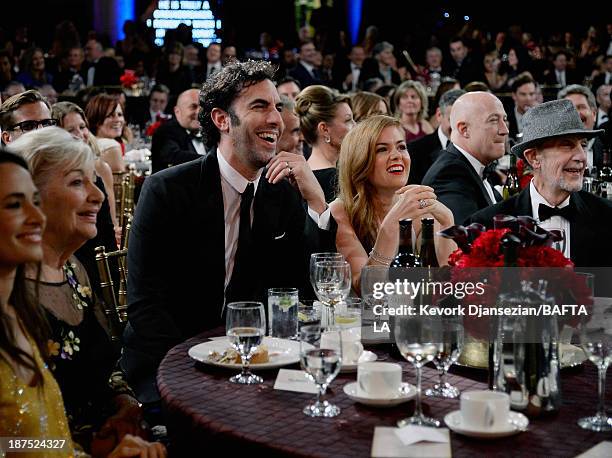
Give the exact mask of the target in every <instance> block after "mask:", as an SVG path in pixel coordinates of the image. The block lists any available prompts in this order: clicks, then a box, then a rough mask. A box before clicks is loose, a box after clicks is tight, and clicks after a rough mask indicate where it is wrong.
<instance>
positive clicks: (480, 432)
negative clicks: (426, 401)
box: [444, 410, 529, 439]
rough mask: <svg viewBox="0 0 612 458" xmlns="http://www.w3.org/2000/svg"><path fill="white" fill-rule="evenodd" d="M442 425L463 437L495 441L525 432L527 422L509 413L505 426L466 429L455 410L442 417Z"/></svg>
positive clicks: (520, 415)
mask: <svg viewBox="0 0 612 458" xmlns="http://www.w3.org/2000/svg"><path fill="white" fill-rule="evenodd" d="M444 423H446V425H447V426H448V427H449V428H450V429H451V430H452V431H454V432H456V433H457V434H463V435H464V436H470V437H479V438H481V439H496V438H498V437H507V436H513V435H514V434H518V433H521V432H524V431H527V427H528V426H529V420H528V419H527V417H526V416H525V415H523V414H522V413H520V412H513V411H510V413H509V414H508V424H507V426H501V427H497V428H495V429H485V428H478V427H473V426H472V427H468V426H464V425H463V424H462V417H461V411H460V410H455V411H453V412H451V413H449V414H447V415H446V416H445V417H444Z"/></svg>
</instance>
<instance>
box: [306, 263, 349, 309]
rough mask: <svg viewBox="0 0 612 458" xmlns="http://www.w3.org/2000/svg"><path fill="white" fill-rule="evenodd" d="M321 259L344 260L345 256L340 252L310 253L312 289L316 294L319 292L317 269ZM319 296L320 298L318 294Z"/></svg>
mask: <svg viewBox="0 0 612 458" xmlns="http://www.w3.org/2000/svg"><path fill="white" fill-rule="evenodd" d="M320 261H344V256H342V255H341V254H340V253H333V252H328V253H312V254H311V255H310V284H311V285H312V289H313V290H314V292H315V294H317V285H316V281H317V280H316V278H315V269H316V266H317V262H320ZM317 298H319V296H318V294H317ZM319 300H321V298H319Z"/></svg>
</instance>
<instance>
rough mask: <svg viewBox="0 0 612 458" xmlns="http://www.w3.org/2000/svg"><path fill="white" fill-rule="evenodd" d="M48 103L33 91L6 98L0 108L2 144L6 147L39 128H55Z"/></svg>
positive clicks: (38, 93)
mask: <svg viewBox="0 0 612 458" xmlns="http://www.w3.org/2000/svg"><path fill="white" fill-rule="evenodd" d="M55 125H56V122H55V120H54V119H51V107H50V106H49V102H47V100H46V99H45V98H44V97H43V96H42V95H41V94H40V92H38V91H35V90H30V91H25V92H22V93H21V94H16V95H14V96H12V97H10V98H8V99H7V100H6V101H5V102H4V103H3V104H2V106H1V107H0V127H1V128H2V143H3V144H4V145H8V144H9V143H11V142H13V141H15V140H16V139H18V138H19V137H21V136H22V135H23V134H24V133H26V132H30V131H32V130H35V129H40V128H41V127H49V126H55Z"/></svg>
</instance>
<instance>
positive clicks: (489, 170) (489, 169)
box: [482, 162, 497, 181]
mask: <svg viewBox="0 0 612 458" xmlns="http://www.w3.org/2000/svg"><path fill="white" fill-rule="evenodd" d="M496 168H497V162H491V163H490V164H489V165H487V166H486V167H485V168H484V169H483V170H482V181H484V180H486V179H487V178H489V177H490V176H491V175H493V174H494V173H495V170H496Z"/></svg>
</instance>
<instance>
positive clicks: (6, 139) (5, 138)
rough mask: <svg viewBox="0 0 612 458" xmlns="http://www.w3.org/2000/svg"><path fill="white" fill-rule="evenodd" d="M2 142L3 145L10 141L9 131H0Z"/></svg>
mask: <svg viewBox="0 0 612 458" xmlns="http://www.w3.org/2000/svg"><path fill="white" fill-rule="evenodd" d="M2 142H3V143H4V144H5V145H8V144H9V143H10V142H11V133H10V132H8V131H6V130H4V131H2Z"/></svg>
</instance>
